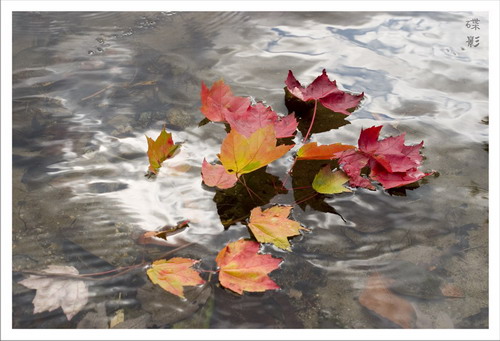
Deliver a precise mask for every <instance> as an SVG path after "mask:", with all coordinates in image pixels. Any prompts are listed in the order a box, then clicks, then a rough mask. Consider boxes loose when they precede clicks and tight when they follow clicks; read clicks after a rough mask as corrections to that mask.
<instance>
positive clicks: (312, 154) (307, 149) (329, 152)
mask: <svg viewBox="0 0 500 341" xmlns="http://www.w3.org/2000/svg"><path fill="white" fill-rule="evenodd" d="M354 148H356V147H355V146H351V145H349V144H342V143H333V144H325V145H322V146H318V144H317V143H316V142H311V143H308V144H305V145H303V146H302V148H300V149H299V151H298V152H297V159H298V160H332V159H337V158H339V157H340V154H341V153H342V152H343V151H345V150H348V149H354Z"/></svg>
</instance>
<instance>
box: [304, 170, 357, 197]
mask: <svg viewBox="0 0 500 341" xmlns="http://www.w3.org/2000/svg"><path fill="white" fill-rule="evenodd" d="M347 181H349V177H348V176H347V175H346V174H345V173H344V172H343V171H341V170H336V171H334V172H332V170H331V168H330V166H329V165H327V166H325V167H323V168H321V169H320V171H319V172H318V174H316V176H315V177H314V181H313V183H312V187H313V188H314V190H315V191H316V192H318V193H322V194H336V193H342V192H351V190H350V189H347V188H345V187H344V186H342V185H343V184H345V183H346V182H347Z"/></svg>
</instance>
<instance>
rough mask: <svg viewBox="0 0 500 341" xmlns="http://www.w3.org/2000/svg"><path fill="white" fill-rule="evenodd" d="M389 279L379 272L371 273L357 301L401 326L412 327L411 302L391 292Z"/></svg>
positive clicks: (413, 322) (413, 319)
mask: <svg viewBox="0 0 500 341" xmlns="http://www.w3.org/2000/svg"><path fill="white" fill-rule="evenodd" d="M389 285H390V280H389V279H387V278H385V277H383V276H382V275H380V274H379V273H374V274H372V275H371V276H370V277H369V278H368V281H367V282H366V287H365V289H364V290H363V292H362V293H361V295H360V296H359V303H361V305H363V306H364V307H366V308H368V309H370V310H372V311H374V312H375V313H377V314H378V315H380V316H382V317H384V318H386V319H388V320H390V321H392V322H394V323H396V324H397V325H399V326H401V327H403V328H412V327H413V325H414V324H415V320H416V312H415V309H414V308H413V306H412V305H411V303H409V302H408V301H406V300H404V299H402V298H401V297H399V296H396V295H395V294H393V293H392V292H391V291H390V290H389V289H388V286H389Z"/></svg>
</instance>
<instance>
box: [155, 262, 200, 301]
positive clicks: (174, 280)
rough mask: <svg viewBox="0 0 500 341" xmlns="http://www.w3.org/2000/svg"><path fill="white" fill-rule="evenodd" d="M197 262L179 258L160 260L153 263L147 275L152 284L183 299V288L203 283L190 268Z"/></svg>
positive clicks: (197, 274)
mask: <svg viewBox="0 0 500 341" xmlns="http://www.w3.org/2000/svg"><path fill="white" fill-rule="evenodd" d="M197 262H198V261H197V260H193V259H189V258H180V257H175V258H171V259H169V260H166V259H160V260H157V261H155V262H153V264H152V265H151V268H149V269H148V271H147V274H148V277H149V279H150V280H151V282H153V284H158V285H159V286H160V287H162V288H163V289H164V290H166V291H168V292H170V293H172V294H174V295H176V296H179V297H182V298H185V297H184V290H183V287H185V286H189V285H198V284H203V283H205V281H204V280H203V279H202V278H201V277H200V275H199V273H198V272H197V271H196V270H194V269H192V268H191V267H192V266H193V265H194V264H196V263H197Z"/></svg>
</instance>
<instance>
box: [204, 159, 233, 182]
mask: <svg viewBox="0 0 500 341" xmlns="http://www.w3.org/2000/svg"><path fill="white" fill-rule="evenodd" d="M201 177H202V178H203V182H204V183H205V185H207V186H210V187H214V186H215V187H218V188H220V189H227V188H231V187H233V186H234V185H235V184H236V181H238V178H237V177H236V175H234V173H228V172H227V171H226V169H225V168H224V166H222V165H212V164H210V163H208V162H207V160H205V159H203V163H202V165H201Z"/></svg>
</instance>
